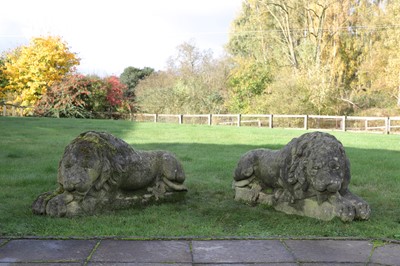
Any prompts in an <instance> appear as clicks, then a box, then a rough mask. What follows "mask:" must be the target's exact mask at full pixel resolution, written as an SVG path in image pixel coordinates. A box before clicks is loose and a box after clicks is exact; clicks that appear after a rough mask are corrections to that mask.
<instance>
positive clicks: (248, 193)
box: [234, 182, 339, 221]
mask: <svg viewBox="0 0 400 266" xmlns="http://www.w3.org/2000/svg"><path fill="white" fill-rule="evenodd" d="M235 183H236V182H235ZM240 185H241V184H239V186H236V184H234V188H235V200H237V201H243V202H246V203H250V204H265V205H268V206H272V207H273V208H274V209H275V210H277V211H281V212H284V213H286V214H295V215H300V216H307V217H312V218H316V219H319V220H323V221H330V220H332V219H333V218H335V217H338V216H339V214H338V212H337V211H336V207H335V206H334V205H333V204H332V203H330V202H329V201H324V202H322V203H321V204H318V202H317V200H316V199H314V198H308V199H303V200H298V201H295V202H294V203H289V202H276V200H275V196H274V193H273V192H272V191H271V192H267V193H266V192H265V191H262V188H261V186H260V185H258V184H254V183H250V184H248V185H246V186H244V187H243V186H242V187H241V186H240Z"/></svg>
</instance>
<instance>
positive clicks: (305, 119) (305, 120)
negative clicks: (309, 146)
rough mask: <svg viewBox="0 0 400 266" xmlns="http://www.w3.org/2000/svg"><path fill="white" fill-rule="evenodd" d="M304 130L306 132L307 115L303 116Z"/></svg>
mask: <svg viewBox="0 0 400 266" xmlns="http://www.w3.org/2000/svg"><path fill="white" fill-rule="evenodd" d="M304 130H308V115H305V116H304Z"/></svg>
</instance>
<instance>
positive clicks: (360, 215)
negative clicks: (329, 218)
mask: <svg viewBox="0 0 400 266" xmlns="http://www.w3.org/2000/svg"><path fill="white" fill-rule="evenodd" d="M354 207H355V210H356V217H355V218H356V219H358V220H368V219H369V217H370V216H371V208H370V207H369V205H368V203H366V202H365V201H359V202H355V203H354Z"/></svg>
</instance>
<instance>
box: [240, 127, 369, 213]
mask: <svg viewBox="0 0 400 266" xmlns="http://www.w3.org/2000/svg"><path fill="white" fill-rule="evenodd" d="M234 180H235V182H234V188H235V199H236V200H244V201H247V202H252V203H264V204H268V205H271V206H273V207H274V208H275V209H277V210H280V211H283V212H285V213H289V214H298V215H304V216H310V217H314V218H318V219H321V220H331V219H333V218H334V217H336V216H337V217H340V219H341V220H343V221H352V220H354V219H360V220H366V219H368V218H369V216H370V212H371V211H370V208H369V205H368V203H367V202H365V201H364V200H362V199H361V198H359V197H357V196H356V195H354V194H352V193H351V192H350V191H349V188H348V187H349V183H350V162H349V159H348V158H347V156H346V154H345V151H344V148H343V146H342V144H341V143H340V142H339V141H338V140H337V139H336V138H335V137H334V136H332V135H330V134H328V133H322V132H313V133H307V134H304V135H302V136H300V137H299V138H295V139H293V140H292V141H290V142H289V143H288V144H287V145H286V146H285V147H283V148H282V149H281V150H269V149H256V150H251V151H249V152H247V153H246V154H244V155H243V156H242V157H241V159H240V160H239V162H238V165H237V168H236V170H235V173H234Z"/></svg>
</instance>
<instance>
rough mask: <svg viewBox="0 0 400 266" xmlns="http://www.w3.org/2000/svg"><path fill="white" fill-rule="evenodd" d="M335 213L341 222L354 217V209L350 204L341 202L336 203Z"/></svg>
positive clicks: (351, 219) (348, 220) (349, 220)
mask: <svg viewBox="0 0 400 266" xmlns="http://www.w3.org/2000/svg"><path fill="white" fill-rule="evenodd" d="M336 213H337V215H338V217H339V218H340V219H341V220H342V221H343V222H351V221H353V220H354V218H355V214H356V210H355V208H354V206H353V205H352V204H349V203H347V202H341V203H338V204H337V205H336Z"/></svg>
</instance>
